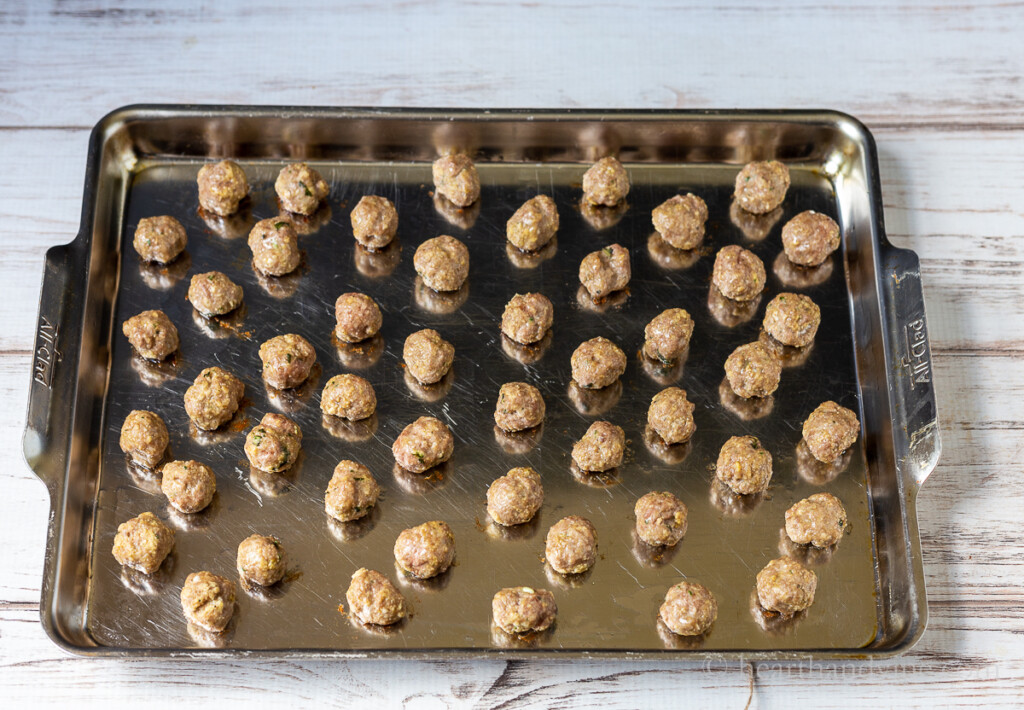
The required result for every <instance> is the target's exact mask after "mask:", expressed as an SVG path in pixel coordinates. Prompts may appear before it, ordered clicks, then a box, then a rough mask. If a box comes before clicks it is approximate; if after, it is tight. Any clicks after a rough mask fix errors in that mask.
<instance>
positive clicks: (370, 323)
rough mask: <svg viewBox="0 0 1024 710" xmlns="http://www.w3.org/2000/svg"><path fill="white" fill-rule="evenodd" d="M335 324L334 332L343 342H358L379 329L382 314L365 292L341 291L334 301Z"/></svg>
mask: <svg viewBox="0 0 1024 710" xmlns="http://www.w3.org/2000/svg"><path fill="white" fill-rule="evenodd" d="M334 318H335V320H336V321H337V325H336V326H335V327H334V334H335V335H337V336H338V340H340V341H341V342H343V343H358V342H361V341H363V340H366V339H367V338H372V337H373V336H375V335H376V334H377V333H378V332H379V331H380V326H381V323H383V321H384V319H383V316H381V314H380V308H379V307H378V306H377V304H376V302H374V300H373V299H372V298H370V297H369V296H367V295H366V294H365V293H343V294H341V295H340V296H338V300H337V301H335V302H334Z"/></svg>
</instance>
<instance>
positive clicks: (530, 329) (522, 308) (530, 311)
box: [501, 293, 555, 345]
mask: <svg viewBox="0 0 1024 710" xmlns="http://www.w3.org/2000/svg"><path fill="white" fill-rule="evenodd" d="M554 319H555V309H554V306H552V305H551V301H549V300H548V297H547V296H545V295H544V294H542V293H525V294H523V293H517V294H516V295H515V296H513V297H512V299H511V300H510V301H509V302H508V303H507V304H506V305H505V311H504V312H503V313H502V314H501V332H502V333H504V334H505V335H507V336H508V337H509V338H511V339H512V340H514V341H516V342H517V343H522V344H523V345H529V344H530V343H536V342H538V341H540V340H541V339H542V338H543V337H544V336H545V335H547V332H548V330H550V329H551V324H552V323H553V322H554Z"/></svg>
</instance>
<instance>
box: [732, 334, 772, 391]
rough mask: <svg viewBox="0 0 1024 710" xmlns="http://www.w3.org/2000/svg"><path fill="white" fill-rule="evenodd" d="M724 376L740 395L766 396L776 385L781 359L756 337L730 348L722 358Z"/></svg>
mask: <svg viewBox="0 0 1024 710" xmlns="http://www.w3.org/2000/svg"><path fill="white" fill-rule="evenodd" d="M725 376H726V377H727V378H729V385H730V386H731V387H732V391H733V392H735V393H736V394H738V395H739V396H740V397H746V398H750V397H767V396H768V395H770V394H771V393H772V392H774V391H775V390H777V389H778V388H779V379H780V378H781V377H782V362H781V361H780V360H779V358H777V357H775V353H773V352H772V351H771V350H770V349H769V348H768V347H766V346H765V344H764V343H762V342H761V341H759V340H758V341H755V342H753V343H747V344H746V345H741V346H739V347H738V348H736V349H735V350H733V351H732V354H731V355H729V357H728V358H727V359H726V361H725Z"/></svg>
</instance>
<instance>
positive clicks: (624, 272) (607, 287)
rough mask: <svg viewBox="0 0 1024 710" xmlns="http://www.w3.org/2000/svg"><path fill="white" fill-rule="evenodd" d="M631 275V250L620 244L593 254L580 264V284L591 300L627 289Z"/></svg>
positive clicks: (588, 255)
mask: <svg viewBox="0 0 1024 710" xmlns="http://www.w3.org/2000/svg"><path fill="white" fill-rule="evenodd" d="M631 274H632V271H631V270H630V266H629V250H628V249H626V248H625V247H622V246H620V245H618V244H612V245H611V246H607V247H604V248H603V249H598V250H597V251H594V252H591V253H589V254H587V255H586V256H585V257H583V261H582V262H580V283H581V284H583V287H584V288H585V289H587V293H589V294H590V297H591V298H601V297H602V296H606V295H608V294H609V293H612V292H614V291H619V290H621V289H624V288H626V286H627V285H628V284H629V278H630V276H631Z"/></svg>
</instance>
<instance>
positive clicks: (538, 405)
mask: <svg viewBox="0 0 1024 710" xmlns="http://www.w3.org/2000/svg"><path fill="white" fill-rule="evenodd" d="M544 411H545V407H544V398H543V397H541V394H540V390H538V389H537V388H536V387H534V386H533V385H529V384H527V383H525V382H506V383H505V384H503V385H502V386H501V389H500V390H498V403H497V405H496V406H495V408H494V423H495V424H497V425H498V426H499V427H501V428H502V429H504V430H505V431H523V430H524V429H532V428H533V427H535V426H537V425H539V424H540V423H541V422H542V421H544Z"/></svg>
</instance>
